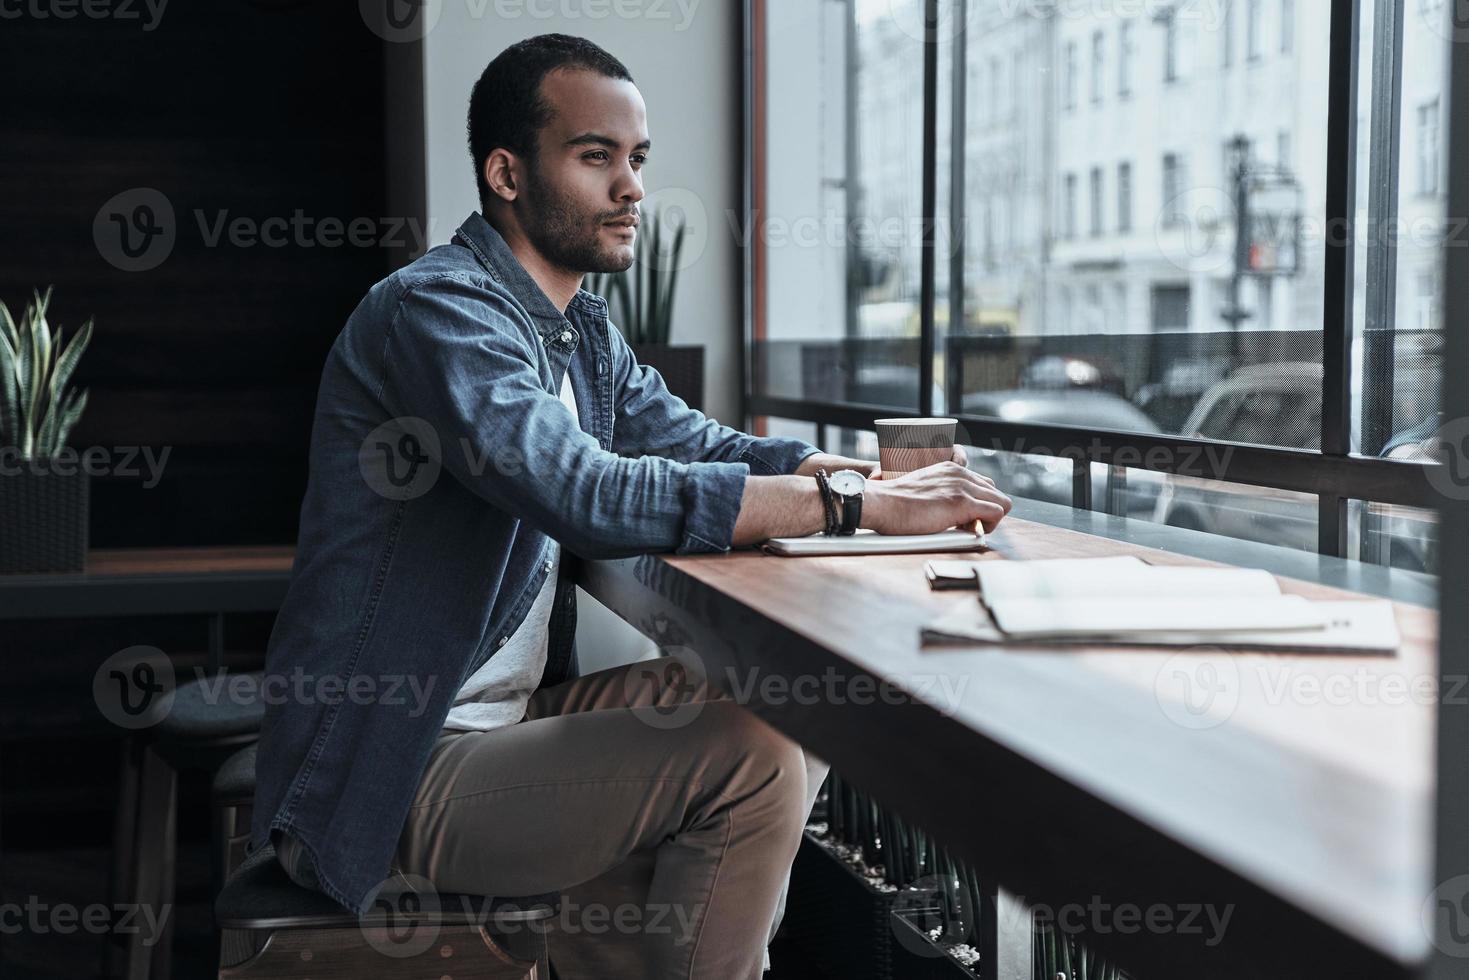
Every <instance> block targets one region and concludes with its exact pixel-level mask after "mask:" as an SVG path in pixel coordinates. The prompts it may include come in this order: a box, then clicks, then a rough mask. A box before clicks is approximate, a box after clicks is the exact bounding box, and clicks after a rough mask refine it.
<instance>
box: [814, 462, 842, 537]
mask: <svg viewBox="0 0 1469 980" xmlns="http://www.w3.org/2000/svg"><path fill="white" fill-rule="evenodd" d="M816 486H817V488H818V489H819V490H820V491H821V511H822V514H823V515H824V516H825V518H826V529H825V530H823V531H822V532H821V533H822V534H825V535H826V536H827V537H831V536H832V535H833V534H836V533H837V531H838V529H839V528H840V527H841V520H840V519H839V518H838V517H837V506H836V500H835V499H834V498H835V494H833V493H832V489H831V482H830V480H829V479H828V478H827V475H826V468H825V467H817V470H816Z"/></svg>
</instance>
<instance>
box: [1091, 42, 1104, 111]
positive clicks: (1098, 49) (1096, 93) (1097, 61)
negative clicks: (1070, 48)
mask: <svg viewBox="0 0 1469 980" xmlns="http://www.w3.org/2000/svg"><path fill="white" fill-rule="evenodd" d="M1106 46H1107V41H1106V37H1105V35H1103V34H1102V32H1101V31H1093V32H1092V101H1093V102H1097V103H1099V102H1101V101H1102V89H1103V87H1104V86H1105V83H1104V82H1103V81H1102V79H1103V78H1104V77H1105V74H1106V56H1105V49H1106Z"/></svg>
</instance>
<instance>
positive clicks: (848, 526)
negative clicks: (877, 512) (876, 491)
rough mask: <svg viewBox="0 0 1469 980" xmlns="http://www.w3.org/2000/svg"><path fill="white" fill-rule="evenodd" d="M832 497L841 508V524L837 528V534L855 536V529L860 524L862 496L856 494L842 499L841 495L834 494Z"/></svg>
mask: <svg viewBox="0 0 1469 980" xmlns="http://www.w3.org/2000/svg"><path fill="white" fill-rule="evenodd" d="M834 496H835V497H836V499H837V500H838V501H839V502H840V503H841V507H842V523H841V527H839V528H837V533H838V534H856V533H857V528H858V527H860V526H861V524H862V495H861V494H860V493H858V494H853V495H852V496H850V497H844V496H842V495H841V494H834Z"/></svg>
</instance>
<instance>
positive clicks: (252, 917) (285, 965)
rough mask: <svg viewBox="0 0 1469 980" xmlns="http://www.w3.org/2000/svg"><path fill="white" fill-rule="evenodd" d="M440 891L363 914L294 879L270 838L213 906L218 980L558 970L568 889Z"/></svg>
mask: <svg viewBox="0 0 1469 980" xmlns="http://www.w3.org/2000/svg"><path fill="white" fill-rule="evenodd" d="M435 897H436V898H437V901H436V902H430V903H427V906H428V907H424V906H422V905H419V904H418V903H416V902H414V901H413V900H411V896H410V895H409V894H408V893H402V894H401V895H399V896H397V898H398V899H400V900H394V898H390V897H384V896H380V897H379V899H378V901H377V902H376V903H374V905H373V907H372V909H371V910H369V911H368V913H367V914H366V915H364V916H363V917H362V918H361V919H359V918H358V917H357V916H356V915H354V914H353V913H351V912H349V911H347V910H346V909H344V908H342V906H340V905H338V904H337V903H336V902H335V901H333V900H332V899H330V898H328V897H327V896H325V895H323V894H321V893H319V892H316V891H313V890H311V889H307V888H301V887H300V886H298V885H297V884H296V883H295V882H293V881H291V879H290V878H289V877H288V876H287V875H286V872H285V870H284V869H283V868H282V867H281V866H280V862H278V861H277V860H276V857H275V848H274V847H273V846H271V845H267V846H265V847H263V848H261V849H260V850H259V851H256V852H255V853H254V854H252V855H250V856H249V857H247V858H246V859H245V860H244V862H243V863H242V864H241V865H240V866H239V867H238V868H236V869H235V870H234V871H233V872H232V873H231V874H230V876H229V880H228V881H227V882H226V883H225V886H224V890H223V891H221V892H220V894H219V897H218V899H216V901H215V903H214V917H215V922H216V924H217V925H218V926H219V928H220V930H221V936H220V958H219V980H254V978H257V977H269V978H271V980H320V978H321V977H327V976H333V977H338V976H340V977H348V976H363V977H373V978H374V980H376V978H384V980H409V978H415V980H416V978H420V977H445V976H452V977H476V978H483V980H547V978H554V977H555V972H554V970H553V969H552V968H551V965H550V960H549V957H548V954H547V943H546V930H547V928H548V926H549V921H548V920H551V919H553V918H554V917H555V916H556V915H557V914H558V913H559V912H560V901H561V897H560V896H559V895H556V894H551V895H537V896H530V897H524V898H503V899H490V898H484V897H481V896H477V895H459V894H439V895H436V896H435ZM402 899H406V901H405V900H402ZM405 936H406V938H405Z"/></svg>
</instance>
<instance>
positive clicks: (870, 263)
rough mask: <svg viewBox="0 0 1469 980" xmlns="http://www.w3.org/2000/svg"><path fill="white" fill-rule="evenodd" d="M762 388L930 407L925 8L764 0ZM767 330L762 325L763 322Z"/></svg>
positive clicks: (908, 0)
mask: <svg viewBox="0 0 1469 980" xmlns="http://www.w3.org/2000/svg"><path fill="white" fill-rule="evenodd" d="M765 13H766V31H765V38H764V42H765V44H766V52H767V62H766V63H767V66H768V67H767V78H766V95H765V106H764V118H765V127H766V151H765V154H764V156H763V160H762V163H763V166H764V181H763V186H764V195H765V199H764V209H763V212H762V213H760V214H759V215H758V222H759V223H758V225H757V226H756V227H755V229H754V232H755V233H756V234H759V235H760V241H761V243H762V244H763V245H764V248H765V261H764V282H765V295H764V299H763V302H762V304H761V312H762V313H763V329H764V334H763V336H758V335H757V337H756V339H755V346H754V368H753V385H754V391H755V392H757V393H761V394H769V395H774V396H778V397H786V398H803V399H808V400H814V401H828V402H856V403H866V404H874V405H884V406H892V407H893V408H895V409H902V410H909V411H911V410H912V409H914V408H916V406H917V405H918V333H919V325H918V298H919V243H920V241H921V233H922V221H921V218H922V208H921V205H922V160H923V140H922V137H923V37H924V25H923V4H922V2H921V0H848V2H839V3H832V2H829V0H827V2H814V0H799V2H781V3H767V4H766V5H765ZM757 329H758V328H757Z"/></svg>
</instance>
